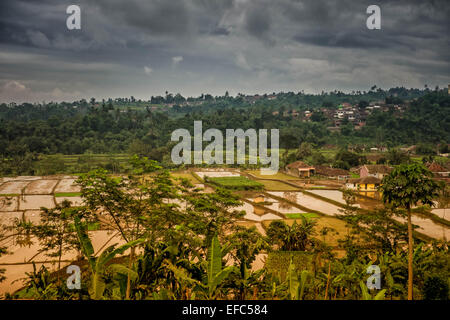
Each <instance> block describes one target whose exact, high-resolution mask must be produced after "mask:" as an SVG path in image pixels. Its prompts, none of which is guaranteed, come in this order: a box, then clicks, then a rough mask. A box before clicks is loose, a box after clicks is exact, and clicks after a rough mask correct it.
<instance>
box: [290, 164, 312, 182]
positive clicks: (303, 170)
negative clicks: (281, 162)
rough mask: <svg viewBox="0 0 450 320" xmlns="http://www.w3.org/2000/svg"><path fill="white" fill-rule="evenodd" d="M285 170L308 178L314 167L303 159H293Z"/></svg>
mask: <svg viewBox="0 0 450 320" xmlns="http://www.w3.org/2000/svg"><path fill="white" fill-rule="evenodd" d="M286 171H287V172H288V173H289V174H292V175H294V176H296V177H300V178H309V177H310V176H311V175H313V174H314V172H315V168H314V167H313V166H310V165H309V164H306V163H304V162H303V161H295V162H293V163H290V164H288V165H287V166H286Z"/></svg>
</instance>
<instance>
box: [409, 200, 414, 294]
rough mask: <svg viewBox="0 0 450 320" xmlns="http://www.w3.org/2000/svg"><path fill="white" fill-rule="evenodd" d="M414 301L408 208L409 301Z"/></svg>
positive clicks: (411, 241)
mask: <svg viewBox="0 0 450 320" xmlns="http://www.w3.org/2000/svg"><path fill="white" fill-rule="evenodd" d="M412 299H413V229H412V223H411V208H408V300H412Z"/></svg>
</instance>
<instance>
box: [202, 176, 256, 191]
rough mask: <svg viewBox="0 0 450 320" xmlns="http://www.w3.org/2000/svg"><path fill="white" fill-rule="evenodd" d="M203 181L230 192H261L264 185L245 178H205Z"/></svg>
mask: <svg viewBox="0 0 450 320" xmlns="http://www.w3.org/2000/svg"><path fill="white" fill-rule="evenodd" d="M205 181H207V182H211V183H212V184H215V185H217V186H220V187H223V188H227V189H232V190H262V189H263V188H264V185H263V184H262V183H259V182H257V181H255V180H250V179H249V178H247V177H242V176H239V177H221V178H207V179H206V180H205Z"/></svg>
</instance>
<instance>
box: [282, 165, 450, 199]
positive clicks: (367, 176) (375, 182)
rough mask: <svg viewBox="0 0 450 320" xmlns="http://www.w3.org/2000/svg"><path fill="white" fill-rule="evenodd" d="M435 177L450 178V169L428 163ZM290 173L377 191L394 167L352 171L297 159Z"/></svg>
mask: <svg viewBox="0 0 450 320" xmlns="http://www.w3.org/2000/svg"><path fill="white" fill-rule="evenodd" d="M427 167H428V169H429V170H430V171H431V172H432V173H433V175H434V177H435V178H436V179H439V180H446V181H448V180H449V177H450V169H447V168H444V167H443V166H441V165H439V164H438V163H436V162H433V163H430V164H427ZM285 170H286V172H287V173H288V174H290V175H294V176H297V177H299V178H310V177H312V176H320V177H324V178H327V179H336V180H340V181H343V182H345V188H347V189H351V190H358V191H362V192H375V191H377V189H378V187H379V186H380V185H381V181H382V180H383V178H384V177H385V176H386V175H388V174H389V173H391V171H392V170H393V167H391V166H388V165H384V164H365V165H362V166H360V167H357V168H352V169H351V170H350V171H347V170H343V169H339V168H331V167H327V166H311V165H309V164H307V163H305V162H303V161H295V162H293V163H290V164H288V165H287V166H286V167H285ZM351 172H353V173H356V174H359V178H351Z"/></svg>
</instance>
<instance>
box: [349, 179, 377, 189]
mask: <svg viewBox="0 0 450 320" xmlns="http://www.w3.org/2000/svg"><path fill="white" fill-rule="evenodd" d="M380 185H381V179H378V178H375V177H372V176H370V177H363V178H359V179H349V180H348V181H347V183H346V184H345V187H346V188H347V189H352V190H359V191H376V190H377V189H378V187H379V186H380Z"/></svg>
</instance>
